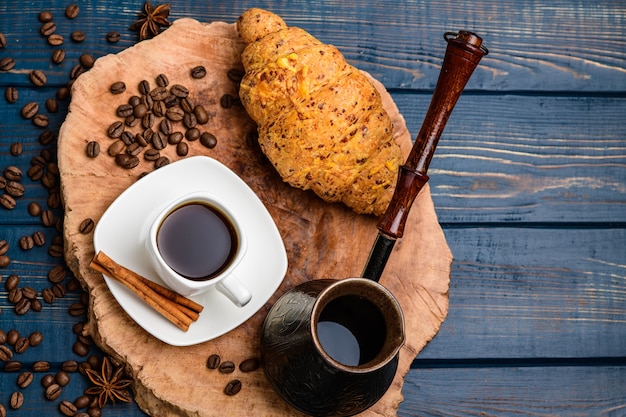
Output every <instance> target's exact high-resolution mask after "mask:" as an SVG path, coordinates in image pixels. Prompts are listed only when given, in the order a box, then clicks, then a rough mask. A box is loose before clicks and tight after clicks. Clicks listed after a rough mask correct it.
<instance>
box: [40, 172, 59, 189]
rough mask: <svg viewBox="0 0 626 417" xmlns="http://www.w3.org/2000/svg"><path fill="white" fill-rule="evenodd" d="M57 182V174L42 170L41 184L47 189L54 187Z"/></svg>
mask: <svg viewBox="0 0 626 417" xmlns="http://www.w3.org/2000/svg"><path fill="white" fill-rule="evenodd" d="M56 183H57V175H55V174H53V173H52V172H50V171H47V172H44V173H43V176H42V177H41V184H42V185H43V186H44V187H46V188H48V189H52V188H54V186H55V185H56Z"/></svg>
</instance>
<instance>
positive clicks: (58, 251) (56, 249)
mask: <svg viewBox="0 0 626 417" xmlns="http://www.w3.org/2000/svg"><path fill="white" fill-rule="evenodd" d="M48 255H50V256H52V257H53V258H62V257H63V245H50V247H49V248H48Z"/></svg>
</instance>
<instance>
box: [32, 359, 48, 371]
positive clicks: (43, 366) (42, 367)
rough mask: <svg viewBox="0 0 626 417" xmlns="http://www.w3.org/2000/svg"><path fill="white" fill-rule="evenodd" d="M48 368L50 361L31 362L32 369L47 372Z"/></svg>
mask: <svg viewBox="0 0 626 417" xmlns="http://www.w3.org/2000/svg"><path fill="white" fill-rule="evenodd" d="M49 369H50V363H49V362H47V361H37V362H35V363H33V371H35V372H47V371H48V370H49Z"/></svg>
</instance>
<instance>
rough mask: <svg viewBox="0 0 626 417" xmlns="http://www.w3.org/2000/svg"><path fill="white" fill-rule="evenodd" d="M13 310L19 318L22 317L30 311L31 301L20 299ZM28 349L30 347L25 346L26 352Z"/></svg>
mask: <svg viewBox="0 0 626 417" xmlns="http://www.w3.org/2000/svg"><path fill="white" fill-rule="evenodd" d="M13 310H14V311H15V314H17V315H18V316H22V315H24V314H26V313H28V311H29V310H30V300H29V299H27V298H22V299H20V300H19V301H18V302H17V303H16V304H15V307H14V308H13ZM26 340H28V339H26ZM27 347H28V345H26V346H23V348H24V350H26V348H27ZM16 352H17V351H16ZM18 353H21V352H18Z"/></svg>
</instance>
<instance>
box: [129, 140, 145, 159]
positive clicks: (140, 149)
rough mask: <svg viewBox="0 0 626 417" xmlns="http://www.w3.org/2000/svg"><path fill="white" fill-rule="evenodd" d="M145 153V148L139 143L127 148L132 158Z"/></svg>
mask: <svg viewBox="0 0 626 417" xmlns="http://www.w3.org/2000/svg"><path fill="white" fill-rule="evenodd" d="M141 152H143V146H141V145H140V144H138V143H131V144H130V145H128V146H127V147H126V153H127V154H129V155H130V156H137V155H139V154H140V153H141Z"/></svg>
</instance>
